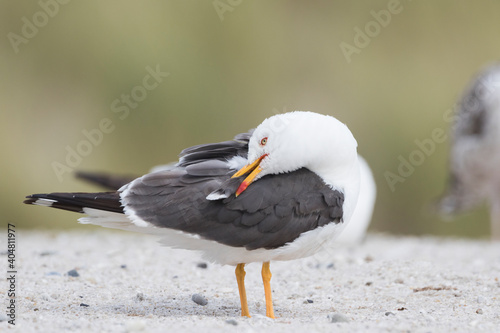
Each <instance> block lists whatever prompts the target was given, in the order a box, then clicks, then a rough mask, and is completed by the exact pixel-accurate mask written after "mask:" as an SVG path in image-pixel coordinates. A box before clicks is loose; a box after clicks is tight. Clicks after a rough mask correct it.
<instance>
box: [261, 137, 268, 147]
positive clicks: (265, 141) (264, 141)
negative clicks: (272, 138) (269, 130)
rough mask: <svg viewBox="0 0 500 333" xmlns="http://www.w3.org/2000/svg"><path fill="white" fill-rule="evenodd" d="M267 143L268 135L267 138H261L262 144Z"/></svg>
mask: <svg viewBox="0 0 500 333" xmlns="http://www.w3.org/2000/svg"><path fill="white" fill-rule="evenodd" d="M266 143H267V136H266V137H265V138H262V140H260V145H261V146H265V145H266Z"/></svg>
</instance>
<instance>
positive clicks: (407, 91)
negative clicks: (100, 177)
mask: <svg viewBox="0 0 500 333" xmlns="http://www.w3.org/2000/svg"><path fill="white" fill-rule="evenodd" d="M63 2H66V1H63V0H60V2H57V1H56V0H41V1H40V2H38V1H32V2H27V1H24V2H18V1H2V2H1V4H0V6H1V10H0V29H1V31H2V39H1V42H0V59H1V62H0V115H1V126H2V130H1V131H0V138H1V140H0V147H1V159H0V169H1V177H0V179H1V189H2V191H1V194H0V195H1V199H0V204H1V206H0V214H1V215H0V220H1V221H3V223H4V224H5V225H6V224H7V222H10V223H13V224H15V225H16V226H17V228H34V227H35V228H60V227H64V228H66V227H78V224H77V223H76V218H77V217H78V216H77V215H75V214H73V213H67V212H63V211H56V210H51V209H44V208H40V207H29V206H25V205H23V204H22V201H23V198H24V196H25V195H28V194H31V193H40V192H42V193H43V192H53V191H95V190H98V189H97V188H95V187H92V186H89V185H87V184H84V183H82V182H79V181H77V180H75V179H73V177H72V175H71V174H70V172H66V173H64V174H62V176H61V178H62V181H60V180H59V179H58V177H57V175H56V173H55V172H54V169H53V163H54V162H57V163H61V164H66V163H65V158H66V155H67V147H68V146H69V147H71V148H72V149H77V146H78V145H79V144H81V142H82V141H83V140H85V136H84V134H83V132H82V131H84V130H87V131H90V130H92V129H94V128H97V127H98V126H99V123H100V122H101V120H102V119H104V118H108V119H110V121H111V123H112V126H113V130H112V131H111V133H107V134H103V138H102V142H99V143H98V144H97V145H95V146H92V147H91V148H90V151H89V153H88V155H87V156H84V157H83V158H82V160H81V161H79V163H78V165H77V167H76V168H77V169H80V170H102V171H115V172H118V173H137V174H141V173H145V172H147V170H149V168H150V167H151V166H153V165H156V164H161V163H165V162H170V161H174V160H176V159H177V154H178V153H179V152H180V150H181V149H183V148H185V147H188V146H191V145H195V144H199V143H205V142H217V141H222V140H227V139H230V138H232V137H233V136H234V135H235V134H237V133H240V132H243V131H246V130H248V129H250V128H253V127H255V126H256V125H258V124H259V123H260V122H261V121H262V120H263V119H264V118H265V117H268V116H271V115H273V114H276V113H281V112H286V111H293V110H311V111H315V112H319V113H325V114H330V115H334V116H336V117H337V118H339V119H340V120H342V121H343V122H345V123H346V124H347V125H348V126H349V127H350V128H351V130H352V132H353V133H354V135H355V136H356V138H357V139H358V143H359V152H360V153H361V154H362V155H363V156H364V157H365V158H366V159H367V160H368V162H369V163H370V165H371V167H372V169H373V172H374V175H375V178H376V181H377V185H378V197H377V203H376V208H375V212H374V217H373V222H372V224H371V226H370V230H372V231H383V232H391V233H397V234H435V235H457V236H467V237H486V236H487V235H488V234H489V222H488V215H487V211H486V209H485V208H483V209H478V210H477V211H475V212H472V213H470V214H467V215H465V216H462V217H460V218H457V219H455V220H454V221H453V222H452V223H445V222H444V221H443V220H442V219H441V218H439V217H437V216H435V215H434V214H433V213H432V212H431V210H430V209H429V205H430V203H431V202H432V201H433V200H434V199H435V198H436V197H438V196H439V195H440V194H441V193H442V191H443V189H444V186H445V184H446V179H447V172H446V168H447V156H448V148H449V140H446V141H445V142H444V143H438V144H436V149H435V152H433V153H432V154H430V155H429V156H426V157H425V160H424V161H423V162H422V164H421V165H419V166H417V167H415V170H414V171H413V173H412V174H411V175H410V176H408V177H406V178H405V181H404V182H400V183H397V184H395V186H394V191H392V190H391V188H390V186H389V185H388V183H387V181H386V177H385V174H386V172H393V173H395V174H397V173H398V166H399V163H400V160H399V159H398V158H399V156H402V157H403V158H406V159H407V158H408V157H409V155H410V154H411V153H412V152H413V151H414V150H415V149H418V147H417V146H416V144H415V140H424V139H428V138H431V133H432V131H433V130H434V129H436V128H438V129H443V130H444V131H445V132H446V133H448V130H449V128H450V122H449V121H447V119H446V115H447V112H448V111H449V110H450V109H452V108H453V107H454V104H455V102H456V101H457V99H458V98H459V96H460V95H461V93H462V90H463V89H464V87H465V85H466V84H467V82H468V81H469V80H470V78H471V77H472V76H473V75H474V74H475V73H476V72H477V71H478V70H480V69H481V68H483V67H484V66H485V65H488V64H491V63H492V62H495V61H496V60H498V59H499V58H500V40H499V34H498V33H499V31H500V20H499V19H498V17H499V14H500V2H498V1H482V2H472V1H451V0H449V1H439V2H429V1H425V2H424V1H401V2H397V1H396V2H395V1H349V2H348V1H336V2H334V1H298V0H296V1H284V0H282V1H265V0H261V1H249V0H243V1H239V0H220V1H140V2H139V1H130V0H129V1H95V0H92V1H70V2H68V3H63ZM388 8H389V9H392V10H393V13H392V14H391V16H390V18H389V17H388V16H387V15H385V16H384V13H390V12H389V11H388ZM382 10H384V11H385V12H380V11H382ZM372 11H374V13H375V16H379V20H381V22H382V23H377V21H376V19H375V16H374V14H373V13H372ZM396 12H397V13H396ZM30 25H31V26H30ZM358 28H359V29H360V30H362V31H364V30H365V28H368V30H369V31H368V32H369V35H371V37H370V36H369V35H367V37H364V38H363V36H360V33H359V30H357V29H358ZM370 29H371V30H370ZM364 34H366V32H365V33H364ZM342 43H344V44H342ZM356 43H357V44H356ZM347 44H349V45H351V47H356V45H357V46H359V47H357V50H356V51H353V52H354V53H352V54H350V56H349V57H346V56H345V54H344V52H343V51H342V48H341V45H344V47H345V46H346V45H347ZM352 50H353V49H352V48H351V51H352ZM348 58H349V59H348ZM348 60H349V61H348ZM157 66H158V67H159V69H160V71H162V72H168V73H169V76H168V77H164V78H163V79H162V80H163V81H162V82H161V83H160V84H158V86H157V87H156V88H154V89H152V90H149V91H148V90H144V89H142V88H140V87H141V86H143V79H144V78H145V77H146V76H147V75H148V70H147V69H146V68H147V67H149V68H151V69H155V68H156V67H157ZM148 83H149V84H150V85H151V84H153V83H154V81H148ZM137 87H139V88H137ZM134 89H135V90H134ZM141 89H142V90H141ZM131 92H135V96H136V97H137V99H141V100H140V101H137V105H135V104H131V105H133V106H134V108H132V107H126V109H127V108H128V110H129V111H130V113H129V114H128V116H127V117H124V115H125V113H124V112H125V111H123V109H121V110H122V111H120V112H114V108H113V103H118V104H114V107H115V108H116V107H118V106H122V107H123V106H124V105H126V104H124V103H123V102H121V101H120V99H121V96H122V94H125V95H127V94H128V95H130V94H131ZM144 92H146V93H147V96H145V95H144ZM116 99H118V102H115V100H116ZM115 111H116V110H115ZM120 116H122V118H124V119H121V118H120ZM80 148H82V147H80ZM83 148H85V147H83ZM86 148H88V147H86ZM2 227H3V226H2ZM85 228H88V226H85Z"/></svg>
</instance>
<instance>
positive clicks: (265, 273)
mask: <svg viewBox="0 0 500 333" xmlns="http://www.w3.org/2000/svg"><path fill="white" fill-rule="evenodd" d="M271 276H273V275H272V274H271V270H270V269H269V261H268V262H265V263H263V264H262V281H263V282H264V293H265V294H266V316H268V317H269V318H273V319H274V310H273V296H272V292H271Z"/></svg>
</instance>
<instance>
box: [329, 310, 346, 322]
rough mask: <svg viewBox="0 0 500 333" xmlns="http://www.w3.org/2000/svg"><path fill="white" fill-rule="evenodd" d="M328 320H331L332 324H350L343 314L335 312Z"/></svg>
mask: <svg viewBox="0 0 500 333" xmlns="http://www.w3.org/2000/svg"><path fill="white" fill-rule="evenodd" d="M327 318H328V320H330V323H348V322H349V318H347V317H346V316H344V315H343V314H341V313H338V312H334V313H331V314H329V315H328V317H327Z"/></svg>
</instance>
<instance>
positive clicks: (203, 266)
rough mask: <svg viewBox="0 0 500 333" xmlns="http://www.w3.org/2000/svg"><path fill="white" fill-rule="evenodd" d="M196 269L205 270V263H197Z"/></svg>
mask: <svg viewBox="0 0 500 333" xmlns="http://www.w3.org/2000/svg"><path fill="white" fill-rule="evenodd" d="M196 267H198V268H203V269H206V268H207V267H208V265H207V263H206V262H199V263H198V264H197V265H196Z"/></svg>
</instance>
